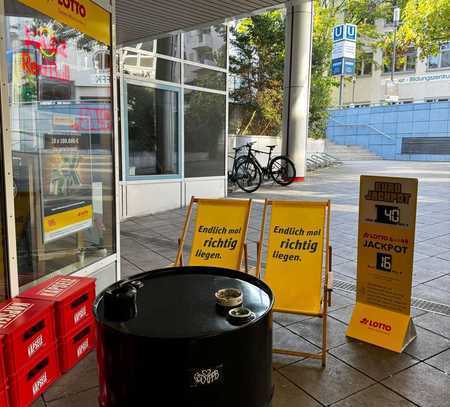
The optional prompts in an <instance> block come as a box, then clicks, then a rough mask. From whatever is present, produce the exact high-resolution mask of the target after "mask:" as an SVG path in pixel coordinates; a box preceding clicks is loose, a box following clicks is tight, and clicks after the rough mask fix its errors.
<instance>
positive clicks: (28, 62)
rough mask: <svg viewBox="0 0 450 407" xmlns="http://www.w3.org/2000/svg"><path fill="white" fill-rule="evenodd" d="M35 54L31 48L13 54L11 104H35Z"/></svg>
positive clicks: (36, 97) (36, 85) (36, 76)
mask: <svg viewBox="0 0 450 407" xmlns="http://www.w3.org/2000/svg"><path fill="white" fill-rule="evenodd" d="M36 66H37V53H36V50H35V49H34V48H32V47H30V48H23V49H21V50H18V51H15V52H14V53H13V72H12V76H13V77H12V87H13V88H12V100H13V103H17V104H19V103H29V102H36V101H37V99H38V75H39V72H38V70H37V69H36Z"/></svg>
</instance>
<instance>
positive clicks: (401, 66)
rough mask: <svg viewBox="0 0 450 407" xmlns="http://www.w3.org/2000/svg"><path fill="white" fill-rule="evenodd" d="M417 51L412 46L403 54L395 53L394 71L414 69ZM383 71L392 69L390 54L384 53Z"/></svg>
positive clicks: (410, 70) (386, 71)
mask: <svg viewBox="0 0 450 407" xmlns="http://www.w3.org/2000/svg"><path fill="white" fill-rule="evenodd" d="M416 61H417V51H416V50H415V49H414V48H409V50H408V51H407V52H406V53H404V54H403V55H401V54H397V58H396V60H395V72H400V73H401V72H412V71H415V70H416ZM383 64H384V72H385V73H388V72H391V70H392V55H391V54H388V55H385V56H384V58H383Z"/></svg>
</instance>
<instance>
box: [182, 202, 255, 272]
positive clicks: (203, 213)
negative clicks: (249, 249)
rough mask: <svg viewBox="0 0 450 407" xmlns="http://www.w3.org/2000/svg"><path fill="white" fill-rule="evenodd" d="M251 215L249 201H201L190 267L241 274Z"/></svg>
mask: <svg viewBox="0 0 450 407" xmlns="http://www.w3.org/2000/svg"><path fill="white" fill-rule="evenodd" d="M249 213H250V202H249V201H241V200H239V201H238V200H235V201H234V200H224V199H200V200H199V201H198V208H197V220H196V223H195V231H194V239H193V242H192V251H191V257H190V259H189V265H190V266H214V267H225V268H231V269H235V270H239V269H240V266H241V260H242V254H243V249H244V243H245V237H246V233H247V223H248V217H249Z"/></svg>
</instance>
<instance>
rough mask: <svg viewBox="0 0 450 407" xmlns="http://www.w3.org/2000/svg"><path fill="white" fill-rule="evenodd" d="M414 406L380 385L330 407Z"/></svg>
mask: <svg viewBox="0 0 450 407" xmlns="http://www.w3.org/2000/svg"><path fill="white" fill-rule="evenodd" d="M413 406H414V404H412V403H410V402H409V401H408V400H406V399H404V398H403V397H400V396H399V395H398V394H395V393H394V392H392V391H390V390H389V389H387V388H386V387H384V386H382V385H381V384H375V385H374V386H370V387H369V388H368V389H365V390H361V391H360V392H358V393H356V394H354V395H353V396H350V397H347V398H346V399H344V400H342V401H339V402H338V403H335V404H332V407H413Z"/></svg>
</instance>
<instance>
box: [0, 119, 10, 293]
mask: <svg viewBox="0 0 450 407" xmlns="http://www.w3.org/2000/svg"><path fill="white" fill-rule="evenodd" d="M1 140H2V127H1V118H0V300H4V299H5V298H6V297H7V296H8V292H9V290H8V274H7V268H6V262H7V259H8V256H7V255H6V226H5V202H4V199H5V193H4V186H5V184H4V178H3V176H4V171H3V153H2V148H1Z"/></svg>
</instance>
